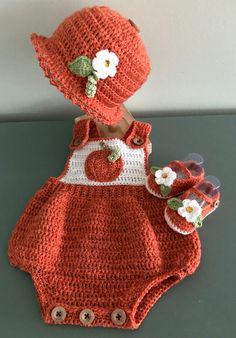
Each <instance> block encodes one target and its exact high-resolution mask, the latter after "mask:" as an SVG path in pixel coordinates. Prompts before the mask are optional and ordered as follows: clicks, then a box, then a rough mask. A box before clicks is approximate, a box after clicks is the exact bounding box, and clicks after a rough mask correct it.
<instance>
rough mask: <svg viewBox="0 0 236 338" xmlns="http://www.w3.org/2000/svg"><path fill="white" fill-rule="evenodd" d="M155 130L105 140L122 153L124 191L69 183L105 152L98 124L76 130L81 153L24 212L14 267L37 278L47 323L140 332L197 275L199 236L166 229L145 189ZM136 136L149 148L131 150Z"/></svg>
mask: <svg viewBox="0 0 236 338" xmlns="http://www.w3.org/2000/svg"><path fill="white" fill-rule="evenodd" d="M150 129H151V126H150V125H149V124H147V123H143V122H138V121H134V122H133V123H132V125H131V126H130V128H129V130H128V132H127V133H126V135H125V136H124V138H123V139H107V138H103V141H104V142H106V143H109V142H116V144H117V145H120V147H121V151H122V155H121V156H122V160H123V161H124V167H123V169H122V173H121V175H124V173H127V176H126V177H125V178H126V180H124V181H123V184H118V182H117V183H116V181H115V180H113V181H112V182H110V183H109V182H108V183H106V182H104V184H105V185H99V184H103V183H102V182H95V185H94V182H92V181H90V180H89V179H88V178H87V181H86V182H87V183H86V184H79V183H74V184H73V183H66V182H65V181H63V179H64V180H65V178H66V177H69V176H68V175H69V174H70V173H71V175H72V177H74V180H75V181H76V180H81V179H82V178H81V177H82V175H84V172H83V171H82V172H81V174H80V175H79V174H78V173H79V171H78V170H79V169H78V166H79V165H80V163H81V161H84V154H85V151H86V150H88V153H89V149H90V147H95V146H96V147H98V146H99V140H100V138H99V133H98V130H96V126H95V124H94V122H93V121H89V120H86V121H83V120H81V121H79V122H78V124H77V125H76V126H75V128H74V135H73V140H75V139H76V138H78V136H79V134H78V130H79V131H80V136H82V137H81V138H80V139H81V140H82V141H81V144H83V145H82V146H81V144H80V145H77V148H75V147H74V148H73V149H71V154H70V155H69V157H68V161H67V164H66V166H65V169H64V171H63V173H62V174H61V175H60V176H59V177H57V178H55V177H50V178H49V179H48V180H47V181H46V182H45V183H44V184H43V186H42V187H41V188H40V189H39V190H38V191H37V192H36V193H35V195H34V196H33V197H32V198H31V199H30V200H29V202H28V204H27V205H26V207H25V209H24V212H23V214H22V216H21V217H20V219H19V221H18V223H17V225H16V227H15V229H14V231H13V233H12V236H11V239H10V242H9V251H8V253H9V259H10V262H11V264H12V265H13V266H18V267H19V268H21V269H22V270H24V271H27V272H29V273H30V274H31V276H32V279H33V281H34V285H35V288H36V290H37V295H38V298H39V302H40V307H41V311H42V316H43V319H44V321H45V322H46V323H50V324H52V323H60V324H78V325H90V326H105V327H122V328H129V329H135V328H137V327H138V326H139V325H140V324H141V322H142V321H143V319H144V318H145V316H146V315H147V313H148V311H149V310H150V308H151V307H152V306H153V305H154V304H155V302H156V301H157V300H158V299H159V298H160V297H161V296H162V295H163V293H165V292H166V291H167V290H168V289H169V288H171V287H172V286H173V285H174V284H176V283H178V282H179V281H180V280H182V279H183V278H184V277H185V276H187V275H189V274H191V273H193V272H194V271H195V269H196V268H197V266H198V264H199V261H200V241H199V237H198V233H197V232H194V233H192V234H190V235H189V236H182V235H180V234H178V233H176V232H174V231H172V230H171V229H170V228H169V226H168V225H167V224H166V222H165V220H164V209H165V206H166V201H165V200H161V199H158V198H156V197H154V196H153V195H151V194H150V193H149V192H148V191H147V189H146V188H145V179H146V176H147V173H148V155H147V140H148V136H149V132H150ZM140 136H142V139H143V143H142V144H140V145H139V146H138V145H135V147H131V146H130V145H129V144H131V143H132V142H134V141H135V139H136V138H140ZM72 143H73V142H72ZM122 147H123V148H122ZM91 149H94V148H91ZM104 151H105V150H104ZM142 156H144V157H143V162H142V161H141V160H140V159H141V158H142ZM76 161H77V162H76ZM144 168H145V169H144ZM95 169H96V167H94V168H93V170H95ZM143 169H144V170H145V171H144V173H143V171H142V170H143ZM130 171H131V176H129V175H130ZM66 175H67V176H66ZM73 175H75V176H73ZM138 175H139V176H138ZM135 177H136V181H135ZM140 179H141V180H142V181H141V182H142V183H139V180H140ZM68 180H69V178H68ZM129 180H134V182H133V183H129ZM92 183H93V185H91V184H92ZM112 183H113V184H114V185H111V184H112ZM57 307H59V308H57ZM57 309H59V310H57ZM86 309H89V311H87V310H86ZM85 310H86V311H87V312H86V311H85ZM63 311H64V312H63ZM57 314H58V316H59V318H60V320H58V321H55V320H53V318H54V317H55V315H57ZM124 315H125V317H124ZM120 318H121V319H120ZM86 321H87V322H86ZM119 321H120V322H119Z"/></svg>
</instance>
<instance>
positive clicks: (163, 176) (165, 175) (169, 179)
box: [155, 167, 176, 187]
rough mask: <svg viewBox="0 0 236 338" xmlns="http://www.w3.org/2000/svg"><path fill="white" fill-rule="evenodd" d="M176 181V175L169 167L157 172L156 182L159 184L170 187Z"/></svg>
mask: <svg viewBox="0 0 236 338" xmlns="http://www.w3.org/2000/svg"><path fill="white" fill-rule="evenodd" d="M175 179H176V173H175V172H174V171H173V170H172V169H171V168H169V167H164V168H163V169H159V170H157V171H156V172H155V181H156V183H157V184H164V185H165V186H167V187H170V186H171V185H172V184H173V182H174V180H175Z"/></svg>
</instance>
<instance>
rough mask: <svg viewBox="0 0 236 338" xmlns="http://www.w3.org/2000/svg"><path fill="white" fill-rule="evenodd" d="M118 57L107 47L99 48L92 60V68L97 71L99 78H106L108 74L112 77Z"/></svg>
mask: <svg viewBox="0 0 236 338" xmlns="http://www.w3.org/2000/svg"><path fill="white" fill-rule="evenodd" d="M118 63H119V58H118V57H117V55H116V54H115V53H113V52H109V50H108V49H103V50H100V51H99V52H97V53H96V57H95V58H94V59H93V60H92V66H93V69H94V70H95V71H96V72H97V75H98V77H99V79H106V78H107V77H108V76H110V77H113V76H115V74H116V66H117V65H118Z"/></svg>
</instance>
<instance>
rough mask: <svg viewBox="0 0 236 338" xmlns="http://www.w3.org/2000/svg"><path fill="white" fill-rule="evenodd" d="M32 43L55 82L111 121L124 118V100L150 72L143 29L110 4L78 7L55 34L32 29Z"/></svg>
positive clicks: (103, 119) (97, 116)
mask: <svg viewBox="0 0 236 338" xmlns="http://www.w3.org/2000/svg"><path fill="white" fill-rule="evenodd" d="M31 41H32V43H33V46H34V48H35V51H36V56H37V58H38V60H39V64H40V66H41V67H42V69H43V70H44V74H45V76H46V77H48V78H49V80H50V84H52V85H54V86H56V88H57V89H58V90H59V91H60V92H62V93H63V94H64V96H65V98H66V99H70V100H71V101H72V102H73V104H75V105H78V106H79V107H80V108H81V110H83V111H85V112H86V113H87V114H88V115H90V116H92V117H93V119H95V120H97V121H100V122H103V123H105V124H117V123H118V122H119V121H120V120H121V118H122V115H123V113H122V109H121V104H122V103H123V102H125V101H126V100H127V99H128V98H129V97H130V96H131V95H133V94H134V93H135V92H136V91H137V90H138V89H139V88H140V87H141V86H142V84H143V83H144V82H145V81H146V79H147V77H148V75H149V73H150V69H151V66H150V59H149V57H148V54H147V51H146V48H145V46H144V43H143V41H142V39H141V37H140V34H139V31H138V29H137V28H136V27H135V25H134V23H133V22H132V20H130V19H127V18H125V17H123V16H122V15H121V14H119V13H118V12H116V11H114V10H113V9H111V8H109V7H107V6H94V7H85V8H83V9H81V10H79V11H76V12H75V13H73V14H72V15H70V16H69V17H67V18H65V19H64V21H63V22H61V23H60V25H59V26H58V28H57V29H56V30H55V31H54V33H53V34H52V36H51V37H49V38H47V37H45V36H42V35H37V34H36V33H32V34H31Z"/></svg>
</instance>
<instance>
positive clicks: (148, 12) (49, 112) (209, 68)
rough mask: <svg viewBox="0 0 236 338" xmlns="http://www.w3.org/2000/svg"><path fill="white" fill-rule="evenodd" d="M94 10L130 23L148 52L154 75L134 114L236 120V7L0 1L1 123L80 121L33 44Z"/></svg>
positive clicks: (148, 0)
mask: <svg viewBox="0 0 236 338" xmlns="http://www.w3.org/2000/svg"><path fill="white" fill-rule="evenodd" d="M95 4H97V5H99V4H101V5H108V6H111V7H112V8H114V9H116V10H118V11H120V12H121V13H122V14H123V15H124V16H126V17H127V18H131V19H132V20H133V21H134V22H135V23H136V24H137V25H138V26H139V27H140V29H141V36H142V38H143V40H144V42H145V45H146V47H147V50H148V52H149V55H150V58H151V63H152V71H151V74H150V76H149V78H148V81H147V82H146V83H145V85H144V86H143V87H142V88H141V89H140V90H139V91H138V92H137V93H136V94H135V95H134V96H133V97H131V98H130V99H129V100H128V102H127V107H128V108H129V109H130V110H131V111H132V112H137V113H145V112H148V113H151V114H157V113H160V112H161V113H165V112H169V111H172V112H177V113H179V112H181V113H185V112H186V113H188V112H189V111H195V110H197V111H198V112H200V113H201V111H205V110H209V111H210V112H216V111H218V112H221V111H224V112H227V111H229V112H235V110H236V1H235V0H136V1H134V0H128V1H127V0H112V1H106V0H104V1H88V0H87V1H78V0H77V1H74V0H10V1H9V0H1V2H0V79H1V80H0V119H2V120H3V119H5V120H12V119H34V118H35V119H41V118H45V117H47V118H61V117H63V116H64V117H65V116H68V113H69V114H73V115H74V114H77V113H79V110H78V108H77V107H76V106H73V105H72V103H71V102H70V101H68V100H65V99H64V97H63V95H62V94H61V93H59V92H57V90H56V88H55V87H53V86H51V85H49V81H48V80H47V79H46V78H44V77H43V72H42V70H41V68H39V66H38V62H37V60H36V58H35V54H34V50H33V47H32V45H31V42H30V39H29V36H30V33H31V32H37V33H39V34H42V35H46V36H50V35H51V34H52V32H53V31H54V29H55V28H56V27H57V25H58V24H59V23H60V21H62V20H63V19H64V18H65V17H66V16H67V15H70V14H71V13H72V12H74V11H75V10H77V9H80V8H82V7H84V6H92V5H95Z"/></svg>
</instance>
